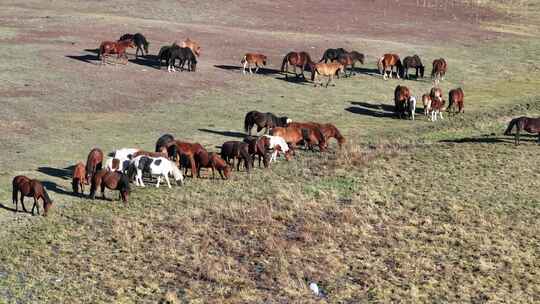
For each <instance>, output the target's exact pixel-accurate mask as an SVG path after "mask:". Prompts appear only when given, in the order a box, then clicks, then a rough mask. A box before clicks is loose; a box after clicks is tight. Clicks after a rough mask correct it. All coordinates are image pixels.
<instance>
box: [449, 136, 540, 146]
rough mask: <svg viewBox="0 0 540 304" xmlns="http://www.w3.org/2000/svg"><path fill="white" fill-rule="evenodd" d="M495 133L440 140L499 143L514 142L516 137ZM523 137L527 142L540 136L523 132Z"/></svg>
mask: <svg viewBox="0 0 540 304" xmlns="http://www.w3.org/2000/svg"><path fill="white" fill-rule="evenodd" d="M493 135H495V134H489V135H488V134H485V135H481V136H479V137H464V138H457V139H443V140H440V141H439V142H440V143H454V144H463V143H477V144H497V143H507V144H514V137H513V136H512V137H493ZM524 135H529V136H525V137H529V138H528V139H526V138H525V139H524V138H523V136H524ZM520 136H522V138H521V139H520V140H521V141H525V142H536V141H537V138H538V136H537V135H531V134H521V135H520Z"/></svg>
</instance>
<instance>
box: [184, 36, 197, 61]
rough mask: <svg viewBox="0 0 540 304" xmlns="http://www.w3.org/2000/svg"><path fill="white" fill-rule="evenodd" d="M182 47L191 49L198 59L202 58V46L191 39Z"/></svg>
mask: <svg viewBox="0 0 540 304" xmlns="http://www.w3.org/2000/svg"><path fill="white" fill-rule="evenodd" d="M182 47H184V48H190V49H191V50H192V51H193V53H194V54H195V55H196V56H197V57H199V56H201V46H200V45H199V44H198V43H197V42H195V41H193V40H191V39H189V38H187V39H186V40H184V41H183V42H182Z"/></svg>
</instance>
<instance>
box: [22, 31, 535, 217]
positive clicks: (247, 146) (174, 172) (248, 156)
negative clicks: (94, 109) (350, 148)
mask: <svg viewBox="0 0 540 304" xmlns="http://www.w3.org/2000/svg"><path fill="white" fill-rule="evenodd" d="M135 47H136V48H137V49H136V52H135V56H136V57H138V56H139V52H140V53H141V55H142V56H144V55H145V54H146V55H148V52H149V50H148V47H149V43H148V41H147V40H146V38H145V37H144V35H142V34H141V33H136V34H125V35H122V36H121V37H120V39H118V40H117V41H104V42H102V43H101V45H100V47H99V51H98V54H97V57H98V60H100V59H101V61H102V64H105V63H106V58H108V57H110V56H111V55H116V57H117V59H123V60H124V61H123V62H124V63H125V64H127V61H128V57H127V53H126V50H127V48H135ZM200 54H201V47H200V45H199V44H198V43H197V42H195V41H193V40H191V39H190V38H187V39H186V40H184V41H183V42H182V44H181V45H178V44H177V43H176V42H174V43H173V44H171V45H167V46H163V47H162V48H161V49H160V51H159V54H158V60H159V67H160V68H161V66H162V63H163V61H165V63H166V65H167V69H168V71H169V72H173V71H175V62H176V60H177V59H178V60H179V65H178V67H179V68H180V70H181V71H183V70H184V66H185V64H187V69H188V70H189V71H193V72H194V71H195V70H196V65H197V57H199V56H200ZM365 58H366V57H365V55H363V54H361V53H359V52H356V51H351V52H348V51H346V50H345V49H343V48H337V49H327V50H326V51H325V52H324V54H323V56H322V58H321V59H320V60H319V62H314V61H312V59H311V56H310V55H309V54H308V53H307V52H290V53H288V54H286V55H285V57H284V58H283V61H282V64H281V72H282V73H284V74H285V78H286V79H288V73H289V68H290V67H293V72H294V75H295V77H296V78H300V77H302V78H304V79H305V75H304V71H305V70H310V71H311V80H312V81H313V83H314V84H315V86H317V83H318V82H319V80H318V79H319V77H320V76H324V77H328V81H327V83H326V86H327V87H328V85H329V84H330V83H331V82H332V81H333V78H334V76H335V77H338V78H339V77H340V73H343V74H344V75H345V76H346V77H347V76H352V73H353V71H354V69H355V64H356V63H357V62H360V63H361V64H364V62H365ZM241 64H242V65H243V73H244V74H245V73H246V69H247V70H248V71H249V73H251V74H252V73H253V71H252V67H255V73H257V71H258V70H259V68H260V67H263V66H266V64H267V57H266V56H265V55H263V54H256V53H248V54H246V55H245V56H244V57H243V58H242V60H241ZM377 67H378V70H379V72H380V74H381V75H382V76H383V79H385V80H386V79H388V77H390V78H392V77H393V75H395V77H396V78H400V77H401V78H407V79H409V78H410V76H409V72H408V71H409V69H411V68H412V69H415V72H416V73H415V76H416V78H417V79H418V78H423V77H424V70H425V67H424V65H423V64H422V60H421V59H420V57H419V56H418V55H413V56H408V57H405V58H404V59H403V61H401V59H400V57H399V55H397V54H384V55H383V56H381V57H380V58H378V60H377ZM347 68H349V71H350V72H349V75H347V73H346V69H347ZM298 69H299V70H300V73H298ZM394 69H395V72H394ZM447 69H448V65H447V62H446V60H445V59H443V58H439V59H435V60H434V61H433V63H432V72H431V77H432V79H433V81H434V84H435V86H434V87H433V88H432V89H431V90H430V92H429V93H426V94H423V95H422V104H423V106H424V115H426V116H429V117H430V120H432V121H436V120H437V117H439V118H441V119H442V118H443V117H442V112H443V111H445V110H447V109H448V110H452V109H453V110H454V111H453V112H454V113H463V112H464V92H463V89H461V88H456V89H452V90H450V91H449V93H448V102H449V104H448V107H447V108H446V107H445V103H446V102H445V100H444V99H443V92H442V90H441V88H440V87H439V86H438V84H439V82H440V81H441V80H443V79H444V76H445V74H446V71H447ZM320 85H321V86H322V82H321V83H320ZM394 106H395V113H396V115H397V117H398V118H407V117H409V118H410V119H412V120H414V115H415V112H416V97H414V95H413V94H412V93H411V90H410V89H409V88H407V87H406V86H403V85H398V86H397V87H396V88H395V90H394ZM255 126H256V127H257V133H259V132H261V131H262V130H265V132H264V134H263V135H260V136H252V128H253V127H255ZM513 128H516V129H517V131H516V133H515V144H516V145H519V143H520V133H521V131H522V130H523V131H526V132H528V133H536V134H538V142H539V143H540V118H530V117H519V118H515V119H513V120H511V121H510V123H509V125H508V127H507V129H506V131H505V132H504V134H505V135H510V134H511V131H512V129H513ZM244 131H245V133H246V136H245V138H244V140H243V141H227V142H224V143H223V144H222V145H221V146H220V147H219V148H220V150H221V151H220V153H217V152H208V151H207V150H206V149H205V148H204V147H203V146H202V145H201V144H199V143H190V142H185V141H181V140H178V139H176V138H174V136H172V135H171V134H164V135H162V136H161V137H160V138H158V140H157V142H156V146H155V151H144V150H142V149H138V148H123V149H118V150H116V151H114V152H112V153H110V154H109V156H110V157H109V158H108V159H105V157H104V153H103V151H102V150H101V149H99V148H94V149H92V150H91V151H90V152H89V154H88V157H87V160H86V164H84V163H82V162H78V163H77V164H76V165H75V166H74V169H73V172H72V190H73V193H75V194H77V195H79V194H80V195H84V186H85V185H89V184H90V191H89V198H90V199H94V198H95V195H96V192H97V191H98V188H99V190H100V192H101V195H102V197H103V198H105V189H111V190H115V191H118V192H119V198H120V199H121V200H122V201H123V202H126V203H127V201H128V197H129V193H130V191H131V187H130V184H131V183H132V182H133V183H134V184H135V185H136V186H140V187H144V186H145V184H144V176H145V175H146V177H147V178H152V177H154V176H155V177H156V178H157V181H156V187H159V185H160V183H161V180H162V178H163V179H164V180H165V182H166V183H167V186H168V187H169V188H171V183H170V179H169V177H170V176H172V177H173V178H174V181H175V182H176V183H177V184H178V183H180V184H183V183H184V175H187V173H188V170H190V171H191V177H192V178H195V177H197V178H201V169H203V168H205V169H211V170H212V178H213V179H214V178H215V171H218V173H219V175H220V177H221V178H222V179H229V178H230V177H231V175H232V172H233V170H234V169H235V163H236V171H240V168H241V165H242V164H243V167H244V168H245V170H246V172H247V173H249V172H250V170H251V169H252V168H254V167H255V158H258V166H259V168H260V167H261V161H262V163H263V167H264V168H268V167H269V166H270V163H272V162H275V161H277V159H278V156H279V155H281V154H283V156H284V158H285V159H286V160H287V161H289V160H291V159H292V158H293V156H294V155H295V151H296V149H297V146H298V145H303V146H304V149H306V150H310V151H315V150H316V149H315V147H317V150H318V151H319V152H325V151H326V150H327V149H328V140H329V139H331V138H334V139H336V141H337V144H338V147H339V148H341V147H342V145H343V144H344V143H345V142H346V140H345V137H343V136H342V135H341V133H340V131H339V130H338V128H337V127H336V126H335V125H333V124H331V123H316V122H293V121H292V120H291V119H290V118H289V117H287V116H282V117H278V116H276V115H274V114H273V113H270V112H266V113H264V112H258V111H251V112H248V113H247V114H246V116H245V119H244ZM182 168H183V169H184V173H182V171H181V169H182ZM12 186H13V191H12V199H13V204H15V209H16V211H18V201H19V199H20V202H21V205H22V208H23V211H25V212H27V210H26V207H25V205H24V197H32V198H33V200H34V204H33V207H32V210H31V213H32V214H34V210H37V213H38V214H39V213H40V212H39V200H41V201H42V205H43V215H44V216H46V215H47V212H48V211H49V210H50V208H51V206H52V204H53V201H52V200H51V198H50V196H49V195H48V193H47V191H46V189H45V187H44V185H43V183H41V182H40V181H38V180H36V179H30V178H28V177H26V176H22V175H18V176H16V177H14V178H13V181H12ZM19 194H20V196H19Z"/></svg>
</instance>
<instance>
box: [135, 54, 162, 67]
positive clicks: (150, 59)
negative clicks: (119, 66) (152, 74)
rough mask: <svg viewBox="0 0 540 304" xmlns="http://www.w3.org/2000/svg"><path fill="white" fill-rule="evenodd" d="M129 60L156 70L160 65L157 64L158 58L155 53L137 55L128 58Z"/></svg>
mask: <svg viewBox="0 0 540 304" xmlns="http://www.w3.org/2000/svg"><path fill="white" fill-rule="evenodd" d="M129 62H132V63H135V64H138V65H142V66H145V67H149V68H154V69H156V70H160V69H161V66H159V58H158V56H156V55H143V56H139V57H137V58H133V59H131V60H129Z"/></svg>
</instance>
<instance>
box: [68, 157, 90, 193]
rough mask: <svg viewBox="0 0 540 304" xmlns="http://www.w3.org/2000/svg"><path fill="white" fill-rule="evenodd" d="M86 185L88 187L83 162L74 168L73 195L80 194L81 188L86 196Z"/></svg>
mask: <svg viewBox="0 0 540 304" xmlns="http://www.w3.org/2000/svg"><path fill="white" fill-rule="evenodd" d="M84 185H88V180H87V179H86V168H85V167H84V164H83V163H82V162H78V163H77V164H76V165H75V168H73V177H72V180H71V186H72V187H73V193H79V187H80V188H81V194H84Z"/></svg>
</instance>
